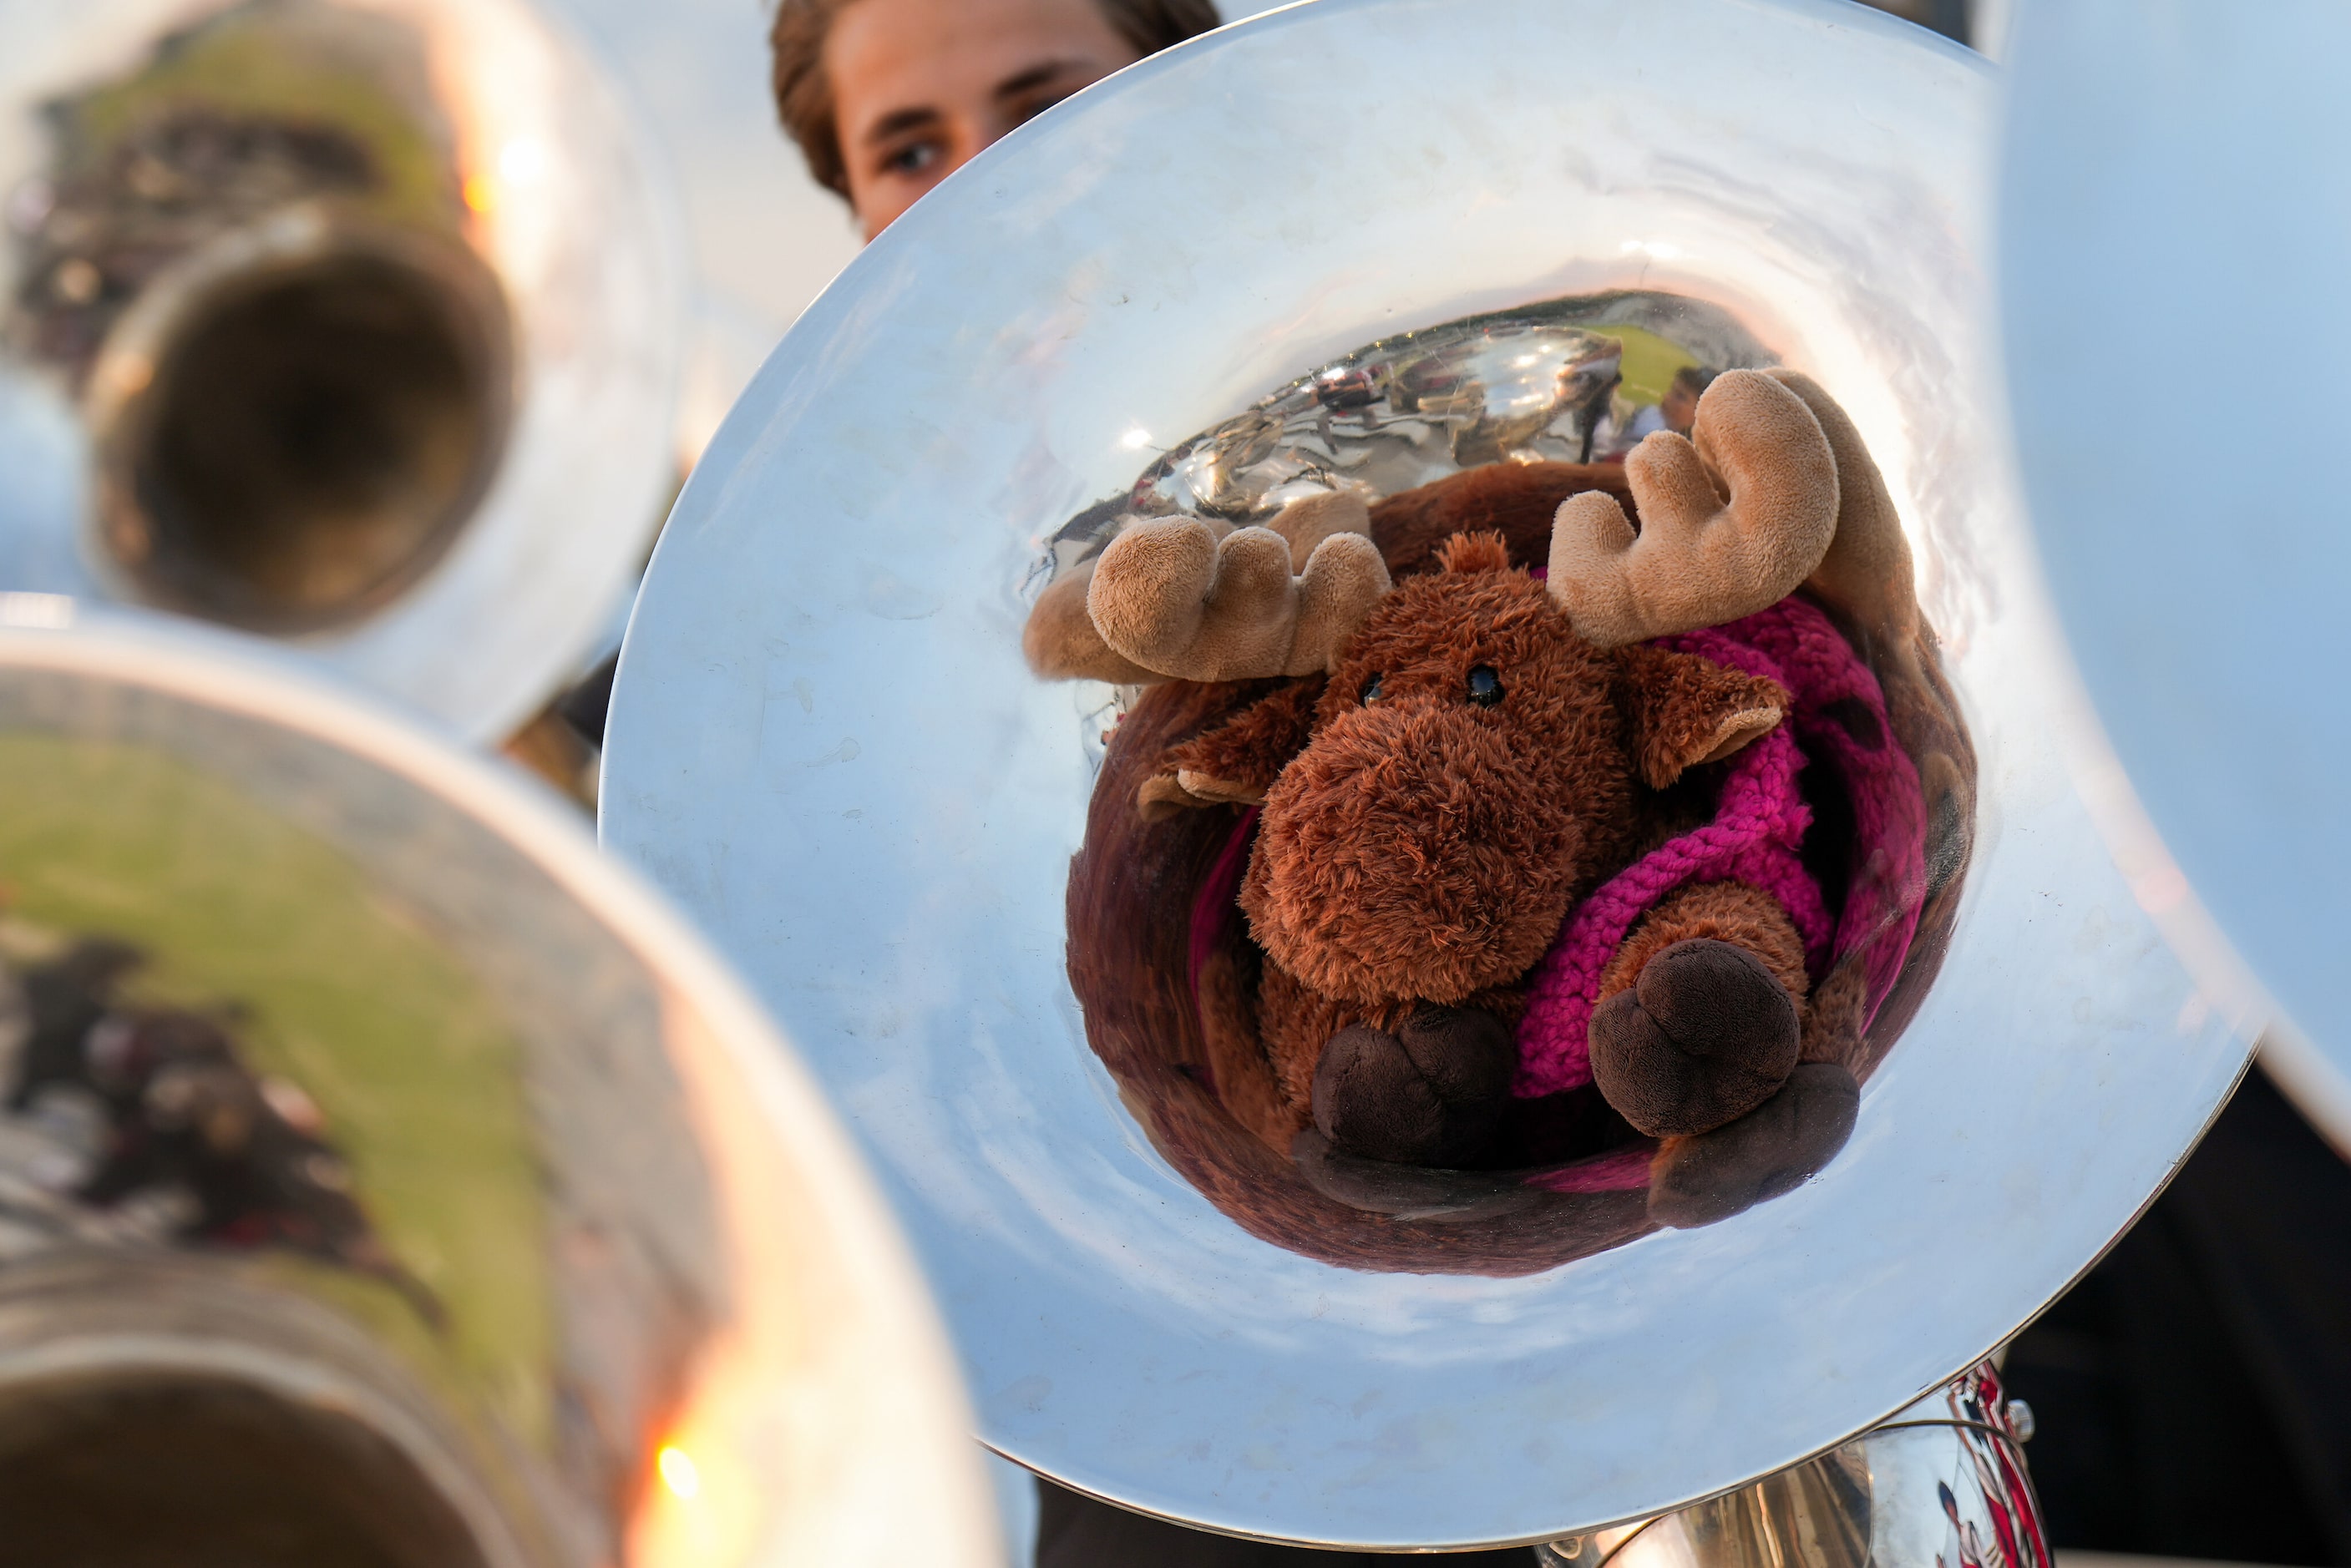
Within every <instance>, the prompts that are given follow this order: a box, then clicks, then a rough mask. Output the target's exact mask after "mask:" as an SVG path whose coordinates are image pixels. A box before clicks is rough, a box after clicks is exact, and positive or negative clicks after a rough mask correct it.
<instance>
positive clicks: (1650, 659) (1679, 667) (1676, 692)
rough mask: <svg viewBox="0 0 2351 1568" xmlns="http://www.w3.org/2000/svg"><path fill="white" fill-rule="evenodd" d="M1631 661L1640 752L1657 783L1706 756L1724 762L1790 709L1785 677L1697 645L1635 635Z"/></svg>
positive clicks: (1636, 750)
mask: <svg viewBox="0 0 2351 1568" xmlns="http://www.w3.org/2000/svg"><path fill="white" fill-rule="evenodd" d="M1618 657H1619V658H1620V659H1623V661H1624V670H1625V691H1626V699H1627V706H1628V709H1629V711H1630V714H1631V718H1632V730H1633V757H1634V761H1635V763H1638V764H1639V766H1640V769H1641V777H1642V778H1643V779H1644V780H1646V782H1647V784H1648V785H1649V787H1650V788H1651V789H1664V788H1666V787H1667V785H1668V784H1672V783H1673V782H1674V781H1675V780H1676V779H1677V778H1679V777H1681V776H1682V773H1683V770H1685V769H1687V768H1693V767H1696V766H1697V765H1698V763H1715V762H1720V761H1721V760H1722V759H1723V758H1725V757H1727V756H1729V755H1730V754H1731V753H1734V752H1736V751H1738V750H1739V749H1740V747H1741V746H1744V745H1746V744H1747V743H1748V742H1750V741H1752V740H1755V739H1757V738H1758V737H1760V736H1762V735H1765V734H1768V733H1770V732H1771V727H1772V726H1773V725H1775V724H1777V723H1779V722H1780V721H1781V720H1782V718H1783V717H1785V716H1786V714H1787V711H1788V704H1789V698H1788V693H1787V691H1785V689H1783V688H1782V686H1781V685H1780V683H1779V682H1777V681H1775V680H1763V679H1762V678H1761V677H1760V676H1755V675H1742V674H1740V672H1739V671H1738V670H1727V669H1725V668H1724V667H1723V666H1721V665H1719V664H1717V663H1715V662H1714V661H1713V660H1712V659H1700V658H1699V657H1698V655H1697V654H1694V653H1672V652H1668V651H1667V649H1662V648H1656V647H1653V646H1651V645H1649V644H1647V643H1636V644H1635V645H1634V646H1632V647H1630V648H1627V649H1623V650H1622V651H1621V652H1620V654H1619V655H1618Z"/></svg>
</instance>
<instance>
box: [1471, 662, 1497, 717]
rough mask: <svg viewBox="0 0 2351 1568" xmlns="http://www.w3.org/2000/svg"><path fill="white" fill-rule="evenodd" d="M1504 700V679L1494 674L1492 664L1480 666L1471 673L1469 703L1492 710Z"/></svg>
mask: <svg viewBox="0 0 2351 1568" xmlns="http://www.w3.org/2000/svg"><path fill="white" fill-rule="evenodd" d="M1501 700H1502V678H1501V677H1500V676H1499V675H1497V674H1495V673H1494V667H1493V666H1492V665H1490V664H1481V665H1479V666H1478V667H1477V668H1476V669H1475V670H1471V671H1469V701H1472V702H1475V703H1477V704H1478V706H1479V707H1480V708H1491V707H1492V706H1493V705H1494V704H1495V703H1497V702H1499V701H1501Z"/></svg>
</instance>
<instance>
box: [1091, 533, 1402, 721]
mask: <svg viewBox="0 0 2351 1568" xmlns="http://www.w3.org/2000/svg"><path fill="white" fill-rule="evenodd" d="M1301 508H1304V509H1305V510H1304V511H1303V512H1301ZM1281 524H1290V527H1288V528H1284V529H1282V531H1281V532H1276V531H1275V529H1274V528H1240V529H1236V530H1235V531H1233V532H1232V533H1229V534H1227V535H1224V536H1223V537H1222V538H1218V537H1217V534H1216V532H1215V531H1214V530H1213V529H1212V528H1211V527H1210V526H1209V525H1208V524H1206V523H1203V522H1201V521H1200V520H1199V519H1198V518H1195V517H1168V518H1158V519H1154V520H1152V521H1149V522H1143V523H1136V524H1130V525H1129V526H1128V527H1127V528H1126V530H1125V531H1124V532H1123V533H1122V534H1120V535H1118V537H1117V538H1115V539H1113V540H1112V541H1111V542H1110V546H1109V547H1108V548H1107V549H1105V550H1104V551H1103V552H1102V557H1101V563H1100V564H1099V565H1098V566H1095V568H1094V573H1093V579H1092V582H1091V583H1090V584H1089V585H1088V588H1087V593H1086V608H1087V610H1088V612H1089V614H1090V616H1091V617H1092V621H1093V624H1094V627H1095V628H1096V629H1097V630H1098V631H1099V632H1100V633H1101V634H1102V642H1103V643H1104V645H1105V646H1106V647H1108V648H1109V649H1111V650H1113V652H1115V653H1116V654H1117V655H1118V656H1119V657H1120V658H1122V659H1128V660H1130V661H1132V662H1133V663H1134V664H1136V665H1139V666H1141V667H1142V668H1144V669H1145V670H1152V671H1154V672H1155V673H1157V674H1159V675H1162V676H1166V677H1171V678H1174V679H1176V680H1248V679H1251V678H1254V677H1259V676H1269V675H1311V674H1312V673H1314V672H1315V671H1317V670H1322V669H1325V668H1327V667H1328V665H1329V663H1330V661H1331V658H1332V654H1333V653H1335V652H1336V651H1337V649H1338V647H1339V645H1340V643H1342V642H1343V641H1344V640H1345V639H1346V637H1347V634H1348V633H1349V632H1352V631H1353V630H1354V628H1355V627H1356V626H1357V625H1358V624H1360V623H1361V622H1362V620H1363V618H1364V616H1365V615H1367V614H1369V613H1370V611H1371V607H1372V606H1373V605H1374V604H1376V603H1377V602H1378V601H1379V599H1380V597H1381V596H1382V595H1384V594H1385V593H1386V592H1387V591H1388V587H1389V584H1388V572H1387V566H1386V565H1385V564H1384V562H1383V561H1382V560H1381V559H1380V552H1379V547H1378V546H1377V545H1374V544H1373V543H1372V541H1371V539H1370V538H1369V536H1368V531H1369V529H1370V526H1371V514H1370V513H1369V512H1368V511H1367V510H1366V509H1365V508H1364V504H1363V502H1362V500H1361V499H1360V498H1358V497H1355V496H1353V495H1348V494H1336V493H1334V494H1332V495H1330V496H1327V497H1325V496H1316V497H1312V498H1310V499H1309V500H1307V501H1301V502H1296V503H1293V504H1291V505H1290V507H1288V508H1286V509H1285V510H1284V511H1283V513H1282V514H1281V515H1280V517H1279V518H1277V519H1276V525H1277V527H1280V525H1281ZM1285 535H1289V536H1285ZM1309 541H1311V544H1310V543H1309ZM1298 547H1302V551H1299V550H1298ZM1298 553H1302V554H1303V556H1304V559H1303V563H1302V566H1301V563H1300V562H1299V560H1298ZM1293 567H1298V568H1299V569H1298V573H1297V575H1296V576H1292V575H1291V572H1292V569H1293Z"/></svg>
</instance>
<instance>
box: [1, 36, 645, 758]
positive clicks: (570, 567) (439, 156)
mask: <svg viewBox="0 0 2351 1568" xmlns="http://www.w3.org/2000/svg"><path fill="white" fill-rule="evenodd" d="M0 62H5V63H0V192H5V211H6V216H7V234H6V236H5V246H0V457H5V462H6V463H7V468H8V472H9V475H10V484H9V489H8V494H7V496H6V497H5V500H0V589H16V590H20V591H23V590H30V591H41V592H53V593H64V594H70V595H73V596H75V597H82V598H97V599H111V600H120V601H127V602H131V603H136V604H140V605H142V606H149V607H157V608H162V609H166V610H170V611H173V612H176V613H180V614H183V615H188V616H193V617H196V618H202V619H205V620H210V621H214V622H218V623H222V624H225V625H229V626H233V627H237V628H243V629H246V630H249V631H253V632H256V633H260V634H262V635H265V636H268V637H272V638H275V639H281V640H284V641H286V642H288V643H290V644H293V645H296V646H298V647H299V648H300V649H302V650H303V651H304V652H306V653H308V654H309V655H311V656H313V657H316V658H319V659H324V660H325V661H327V662H328V663H329V664H331V665H333V666H335V667H337V668H338V669H339V670H341V671H342V672H343V673H344V674H346V675H348V676H350V677H352V678H355V679H356V680H359V681H360V683H362V684H364V685H367V686H370V687H371V688H374V689H376V690H378V691H383V692H385V693H387V694H388V695H391V696H392V697H394V698H397V699H399V700H400V701H402V702H404V703H405V704H407V705H408V706H409V707H411V708H412V709H414V710H418V711H422V712H423V713H425V714H428V715H430V716H431V717H433V718H435V719H437V720H439V721H440V722H442V723H444V725H446V726H448V727H450V728H452V729H454V730H455V731H457V732H460V733H461V734H463V735H464V736H465V737H466V738H468V739H471V740H475V741H487V740H492V739H496V738H497V737H499V736H502V735H504V734H506V733H507V732H509V731H511V730H512V729H513V728H514V727H515V726H516V725H517V723H518V722H520V721H522V720H523V719H524V718H526V717H527V716H528V714H530V713H531V712H532V711H535V710H536V709H537V708H538V706H539V704H540V703H541V702H542V701H544V700H545V699H546V697H547V696H548V695H549V692H550V691H553V690H554V689H555V688H556V687H557V686H558V685H559V683H560V682H561V681H562V680H565V679H566V678H568V677H569V675H571V674H572V673H573V672H574V671H575V670H576V669H577V667H578V665H579V663H580V660H581V659H582V658H583V656H585V655H586V654H587V653H589V652H590V651H592V644H593V642H594V640H595V639H597V638H598V637H599V636H600V635H601V634H602V633H603V631H604V629H605V628H606V627H607V626H608V625H609V624H610V618H611V613H612V606H613V603H614V600H615V599H616V598H617V597H618V596H619V595H620V594H621V593H622V592H623V591H624V589H625V585H626V584H627V582H628V580H629V578H630V576H632V574H633V572H634V571H635V570H636V569H637V567H638V566H640V565H641V564H642V560H643V554H644V550H645V547H646V545H647V542H648V540H649V538H650V536H651V534H652V532H653V527H654V526H655V524H657V523H658V521H659V516H660V511H661V506H662V503H663V500H664V493H665V488H666V486H667V485H668V484H669V483H671V481H672V478H673V456H672V451H673V449H672V429H671V424H672V418H671V411H672V407H673V403H674V377H675V369H676V365H675V361H676V354H677V348H676V345H677V344H678V342H679V341H680V340H681V337H682V330H681V323H682V321H683V317H684V269H683V266H682V263H681V259H680V258H681V254H682V245H681V240H680V237H679V224H678V222H677V220H676V219H675V217H674V213H673V212H672V210H671V204H670V198H669V196H668V193H667V192H666V190H665V189H664V187H663V186H662V185H661V183H660V182H658V181H657V179H656V178H655V175H654V172H653V167H652V166H651V164H650V163H649V162H648V160H647V156H646V151H645V147H644V144H643V138H642V137H641V136H640V135H639V133H638V130H637V128H636V127H635V126H634V125H633V123H632V121H631V119H629V116H628V114H627V113H626V112H625V111H624V109H622V105H621V103H620V100H619V99H617V98H616V96H615V95H614V93H613V91H612V89H611V87H610V85H609V84H608V83H607V82H606V81H605V79H604V78H602V76H601V74H600V73H599V72H598V71H597V70H596V69H595V68H594V67H592V65H591V64H590V61H589V59H588V58H587V57H586V56H585V55H584V54H583V53H582V52H581V51H580V48H579V47H577V46H576V45H575V44H574V43H573V42H572V41H571V40H570V39H569V37H568V36H566V35H565V34H564V33H563V32H562V31H561V30H560V29H559V27H558V26H556V25H555V24H554V23H553V22H552V21H551V19H550V18H549V16H546V15H544V14H543V13H542V11H541V10H540V9H539V8H538V6H537V5H533V4H531V3H530V0H235V3H234V4H223V3H221V0H174V3H172V4H169V5H149V4H132V3H131V0H98V3H95V4H89V5H83V4H75V5H18V6H11V7H9V9H8V11H7V13H6V15H5V16H0Z"/></svg>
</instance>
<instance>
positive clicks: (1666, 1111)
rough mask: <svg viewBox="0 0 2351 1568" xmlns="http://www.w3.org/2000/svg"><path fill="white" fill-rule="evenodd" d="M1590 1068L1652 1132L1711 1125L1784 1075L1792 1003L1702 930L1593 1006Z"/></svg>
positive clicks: (1624, 1110) (1741, 1110) (1614, 1100)
mask: <svg viewBox="0 0 2351 1568" xmlns="http://www.w3.org/2000/svg"><path fill="white" fill-rule="evenodd" d="M1591 1038H1592V1076H1593V1081H1594V1082H1595V1083H1597V1084H1598V1085H1600V1092H1601V1093H1602V1094H1603V1095H1605V1096H1607V1097H1608V1103H1609V1104H1610V1105H1612V1106H1615V1107H1616V1110H1617V1113H1618V1114H1619V1115H1620V1116H1623V1117H1624V1118H1625V1120H1626V1121H1628V1122H1630V1123H1632V1124H1633V1125H1634V1126H1635V1127H1638V1128H1639V1129H1640V1130H1641V1131H1643V1132H1645V1133H1646V1134H1648V1135H1649V1136H1650V1137H1675V1136H1677V1135H1681V1134H1688V1133H1702V1132H1709V1131H1711V1130H1713V1129H1714V1128H1716V1127H1721V1126H1722V1125H1723V1124H1724V1123H1726V1122H1729V1121H1733V1120H1735V1119H1737V1118H1738V1117H1740V1116H1745V1115H1746V1114H1747V1113H1748V1112H1749V1111H1751V1110H1753V1109H1754V1108H1755V1107H1756V1106H1760V1105H1761V1104H1762V1103H1763V1102H1764V1101H1765V1100H1767V1099H1769V1098H1770V1097H1771V1093H1772V1091H1773V1090H1775V1089H1777V1088H1778V1087H1779V1086H1780V1085H1782V1084H1783V1083H1785V1082H1787V1079H1788V1075H1789V1073H1790V1072H1791V1071H1792V1070H1793V1069H1794V1067H1795V1065H1796V1048H1797V1045H1798V1043H1799V1030H1798V1022H1797V1018H1796V1003H1795V1001H1794V999H1793V998H1792V997H1790V996H1789V994H1788V991H1787V988H1786V987H1785V986H1783V985H1782V984H1781V983H1780V982H1779V981H1777V980H1775V979H1773V978H1772V975H1771V971H1770V970H1767V969H1765V968H1764V967H1763V962H1762V961H1761V959H1758V958H1757V957H1756V956H1755V955H1754V954H1753V953H1750V952H1749V951H1748V950H1746V949H1745V948H1742V947H1736V946H1733V945H1732V944H1731V943H1729V942H1718V941H1713V940H1707V939H1704V938H1699V939H1697V940H1691V941H1686V942H1676V943H1675V944H1674V945H1673V946H1671V947H1669V948H1667V949H1666V950H1665V951H1663V952H1661V953H1659V954H1657V956H1656V957H1655V958H1653V959H1651V960H1650V961H1648V963H1647V964H1646V966H1645V967H1644V968H1643V969H1642V971H1641V975H1640V978H1639V979H1638V980H1636V981H1634V982H1633V983H1632V984H1631V985H1630V986H1628V987H1626V988H1625V990H1623V991H1620V992H1617V993H1616V994H1615V995H1614V996H1612V997H1610V998H1609V999H1608V1000H1607V1001H1606V1002H1602V1003H1601V1004H1600V1006H1599V1007H1598V1008H1596V1009H1594V1010H1593V1014H1592V1036H1591Z"/></svg>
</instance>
